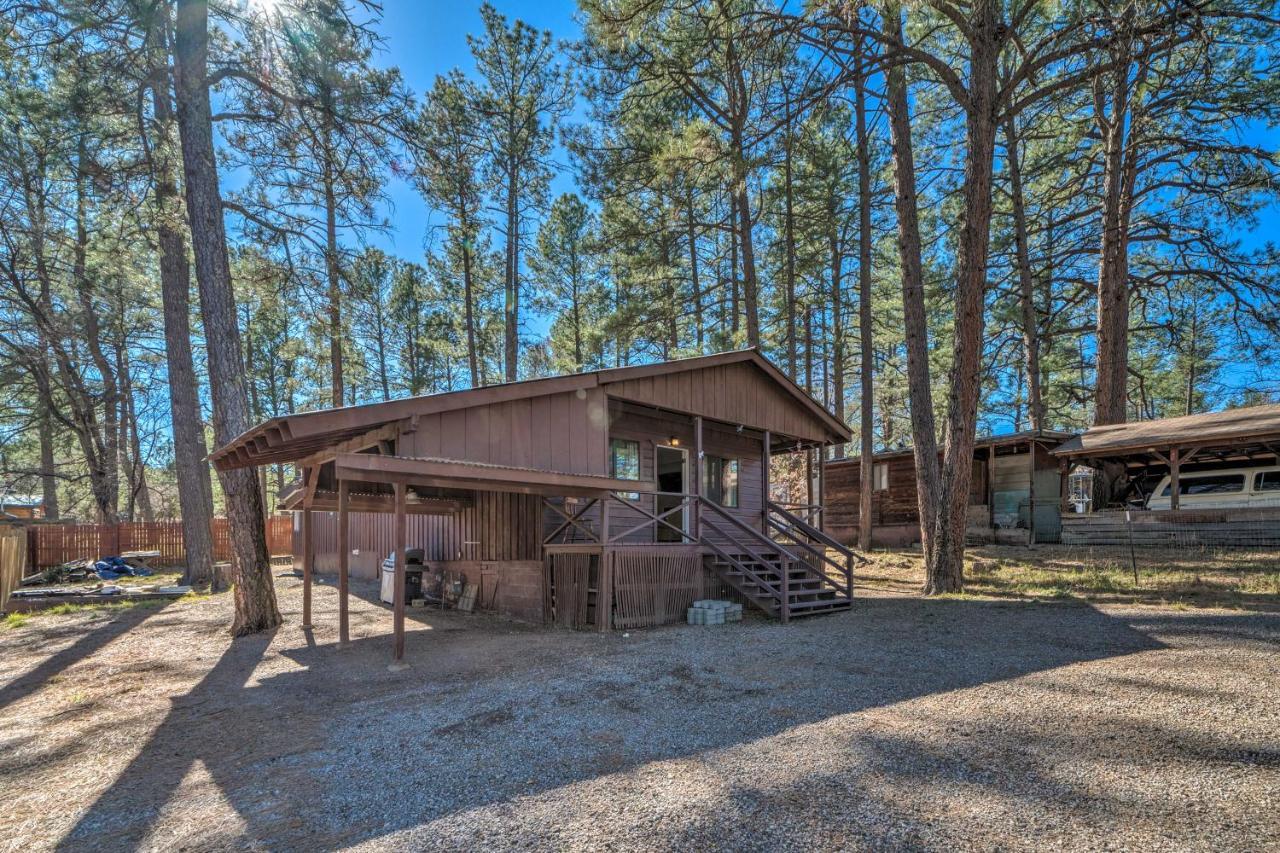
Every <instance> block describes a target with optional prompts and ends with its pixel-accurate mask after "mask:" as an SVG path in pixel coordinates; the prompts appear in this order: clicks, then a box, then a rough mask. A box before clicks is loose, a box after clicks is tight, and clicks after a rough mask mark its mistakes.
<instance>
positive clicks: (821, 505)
mask: <svg viewBox="0 0 1280 853" xmlns="http://www.w3.org/2000/svg"><path fill="white" fill-rule="evenodd" d="M826 502H827V446H826V445H825V444H819V445H818V523H817V525H815V526H816V527H817V528H818V529H819V530H825V529H826V527H827V503H826Z"/></svg>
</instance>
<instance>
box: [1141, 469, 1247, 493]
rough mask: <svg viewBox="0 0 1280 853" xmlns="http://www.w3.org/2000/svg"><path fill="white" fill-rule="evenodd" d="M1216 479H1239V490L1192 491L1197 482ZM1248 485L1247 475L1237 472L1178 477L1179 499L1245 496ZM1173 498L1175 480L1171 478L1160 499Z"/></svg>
mask: <svg viewBox="0 0 1280 853" xmlns="http://www.w3.org/2000/svg"><path fill="white" fill-rule="evenodd" d="M1214 478H1217V479H1219V480H1226V479H1227V478H1238V480H1239V488H1235V489H1214V490H1212V491H1208V492H1193V491H1191V489H1192V488H1193V487H1194V486H1195V484H1196V483H1197V482H1200V481H1203V480H1212V479H1214ZM1247 483H1248V480H1247V478H1246V477H1245V475H1244V474H1243V473H1240V472H1237V473H1234V474H1216V473H1209V472H1206V473H1204V474H1184V475H1182V476H1180V477H1178V497H1179V498H1195V497H1200V496H1201V495H1240V494H1245V493H1246V491H1247V490H1246V489H1245V486H1246V485H1247ZM1172 496H1173V479H1172V478H1170V480H1169V482H1167V483H1165V486H1164V489H1162V490H1161V492H1160V497H1162V498H1168V497H1172Z"/></svg>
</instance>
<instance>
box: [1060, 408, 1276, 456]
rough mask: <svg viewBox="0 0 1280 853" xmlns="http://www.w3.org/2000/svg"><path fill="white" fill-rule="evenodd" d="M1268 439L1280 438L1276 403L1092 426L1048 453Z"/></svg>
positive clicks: (1138, 449) (1098, 452)
mask: <svg viewBox="0 0 1280 853" xmlns="http://www.w3.org/2000/svg"><path fill="white" fill-rule="evenodd" d="M1268 438H1276V439H1280V404H1272V405H1267V406H1247V407H1244V408H1239V409H1227V410H1225V411H1221V412H1206V413H1204V414H1199V415H1183V416H1181V417H1176V418H1160V419H1158V420H1153V421H1138V422H1137V423H1130V424H1110V425H1107V426H1096V427H1092V428H1091V429H1088V430H1086V431H1085V432H1084V433H1083V434H1082V435H1080V436H1078V437H1076V438H1073V439H1072V440H1071V441H1068V442H1066V443H1065V444H1063V445H1061V446H1060V447H1056V448H1054V449H1053V451H1052V452H1053V453H1055V454H1057V455H1058V456H1107V455H1113V454H1117V455H1123V453H1124V452H1125V451H1130V452H1135V453H1138V452H1142V451H1143V450H1146V449H1147V448H1156V449H1159V450H1165V449H1168V448H1170V447H1173V446H1175V445H1179V446H1181V445H1190V444H1200V445H1211V444H1214V443H1218V442H1224V441H1232V442H1235V441H1242V440H1247V439H1268Z"/></svg>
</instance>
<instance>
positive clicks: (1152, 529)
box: [1051, 405, 1280, 547]
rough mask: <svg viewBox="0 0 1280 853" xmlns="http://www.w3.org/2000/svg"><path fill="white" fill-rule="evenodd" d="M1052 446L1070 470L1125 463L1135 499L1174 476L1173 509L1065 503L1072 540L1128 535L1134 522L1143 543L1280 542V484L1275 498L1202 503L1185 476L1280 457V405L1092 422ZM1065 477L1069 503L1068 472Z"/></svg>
mask: <svg viewBox="0 0 1280 853" xmlns="http://www.w3.org/2000/svg"><path fill="white" fill-rule="evenodd" d="M1051 452H1052V453H1053V454H1054V456H1056V457H1057V458H1058V459H1059V461H1060V464H1061V466H1062V470H1063V471H1064V472H1065V471H1067V470H1068V469H1070V468H1071V467H1073V466H1076V465H1084V466H1088V467H1090V468H1093V469H1098V470H1100V469H1106V468H1113V469H1114V468H1119V469H1120V471H1121V472H1122V476H1123V477H1124V479H1125V480H1126V482H1127V485H1128V491H1127V492H1126V493H1125V497H1126V498H1128V499H1130V501H1131V502H1132V503H1138V502H1142V503H1143V504H1145V502H1146V501H1147V499H1148V498H1149V497H1150V496H1151V491H1152V489H1153V487H1155V486H1156V485H1157V484H1158V483H1159V482H1160V481H1161V480H1162V479H1163V478H1164V477H1165V476H1168V478H1169V487H1168V493H1169V495H1168V497H1169V509H1168V510H1135V509H1132V508H1131V509H1128V510H1125V511H1123V512H1115V511H1108V508H1107V507H1100V508H1099V510H1100V511H1097V512H1091V513H1071V512H1069V511H1066V510H1065V509H1064V513H1063V541H1064V542H1065V543H1067V544H1109V543H1113V540H1114V541H1129V539H1130V537H1131V536H1133V533H1132V532H1131V528H1130V526H1132V530H1136V531H1137V536H1136V538H1135V539H1134V541H1135V542H1137V543H1139V544H1159V545H1228V546H1229V545H1240V546H1267V547H1273V546H1277V545H1280V491H1278V492H1277V494H1276V500H1275V501H1274V503H1272V502H1270V501H1267V502H1262V501H1258V502H1256V504H1257V505H1254V506H1226V507H1219V508H1200V509H1197V508H1193V507H1191V506H1186V507H1184V506H1183V505H1182V500H1181V499H1182V497H1183V494H1184V492H1185V489H1184V488H1183V485H1184V483H1183V480H1182V478H1183V476H1184V475H1190V474H1191V473H1204V472H1213V471H1222V470H1226V469H1238V468H1250V467H1258V466H1264V465H1276V464H1280V405H1265V406H1247V407H1241V408H1237V409H1227V410H1225V411H1221V412H1208V413H1205V414H1198V415H1187V416H1183V417H1175V418H1161V419H1158V420H1150V421H1139V422H1137V423H1129V424H1112V425H1108V426H1098V427H1093V428H1092V429H1089V430H1087V431H1086V432H1084V433H1083V434H1081V435H1080V436H1078V437H1076V438H1073V439H1071V440H1069V441H1066V442H1064V443H1063V444H1061V445H1059V446H1058V447H1056V448H1054V449H1053V450H1052V451H1051ZM1063 482H1064V495H1063V501H1064V504H1065V503H1066V500H1067V495H1066V494H1065V483H1066V478H1065V477H1064V478H1063ZM1267 504H1270V505H1267Z"/></svg>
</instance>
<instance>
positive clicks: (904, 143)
mask: <svg viewBox="0 0 1280 853" xmlns="http://www.w3.org/2000/svg"><path fill="white" fill-rule="evenodd" d="M884 21H885V29H886V30H887V31H888V34H889V36H890V38H892V39H894V40H896V41H899V42H901V41H902V12H901V9H900V7H899V6H898V5H897V3H891V4H889V7H888V9H886V12H885V17H884ZM885 96H886V102H887V103H886V107H887V110H888V114H889V135H890V141H891V143H892V146H893V186H894V207H895V210H896V213H897V217H898V261H899V265H900V266H901V275H902V315H903V330H904V332H905V336H906V350H907V392H908V395H909V397H910V403H911V405H910V409H911V438H912V449H913V453H914V457H915V469H916V496H917V507H918V511H919V514H920V545H921V548H922V550H923V553H924V558H925V563H926V565H929V564H930V563H931V562H932V560H933V554H934V537H935V533H934V531H935V530H936V529H937V519H938V515H939V513H938V508H939V505H938V502H937V495H938V494H939V492H940V491H941V479H942V474H941V470H940V466H939V464H938V444H937V435H936V433H935V431H934V430H935V426H934V419H933V388H932V381H931V379H930V376H929V325H928V315H927V312H926V308H925V301H924V271H923V266H922V264H921V260H920V257H921V255H920V249H921V244H920V216H919V211H918V210H917V207H916V177H915V176H916V167H915V152H914V151H913V149H912V140H911V114H910V107H909V106H908V101H907V82H906V75H905V73H904V71H903V68H902V66H901V65H898V64H895V65H892V66H891V67H890V68H889V70H888V71H887V72H886V73H885ZM869 461H870V460H869V459H867V458H865V457H864V464H865V463H866V462H869Z"/></svg>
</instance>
